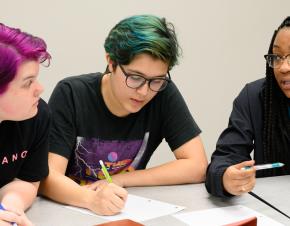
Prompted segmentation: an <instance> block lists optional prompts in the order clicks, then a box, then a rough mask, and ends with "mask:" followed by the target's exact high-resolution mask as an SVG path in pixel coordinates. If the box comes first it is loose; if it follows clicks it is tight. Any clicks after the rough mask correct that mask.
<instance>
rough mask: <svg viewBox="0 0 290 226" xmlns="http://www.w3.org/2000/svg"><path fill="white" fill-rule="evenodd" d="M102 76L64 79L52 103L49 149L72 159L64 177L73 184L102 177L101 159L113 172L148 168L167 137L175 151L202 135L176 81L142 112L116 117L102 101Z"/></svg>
mask: <svg viewBox="0 0 290 226" xmlns="http://www.w3.org/2000/svg"><path fill="white" fill-rule="evenodd" d="M102 77H103V76H102V74H100V73H93V74H87V75H81V76H75V77H70V78H66V79H64V80H62V81H60V82H59V83H58V85H57V86H56V88H55V89H54V91H53V93H52V96H51V98H50V100H49V107H50V109H51V111H52V129H51V135H50V151H51V152H54V153H57V154H59V155H62V156H64V157H66V158H67V159H69V163H68V168H67V172H66V174H67V175H68V176H70V177H71V178H73V179H74V180H75V181H77V182H79V183H87V182H89V181H95V180H97V179H103V174H102V172H101V167H100V165H99V160H103V161H104V163H105V165H106V166H107V168H108V170H109V172H110V174H116V173H122V172H126V171H132V170H135V169H144V168H145V167H146V164H147V163H148V161H149V159H150V157H151V155H152V153H153V152H154V150H155V149H156V148H157V146H158V145H159V144H160V143H161V141H162V139H163V138H165V139H166V141H167V142H168V143H169V146H170V147H171V149H172V150H173V151H174V150H175V149H177V148H178V147H180V146H181V145H183V144H184V143H185V142H187V141H189V140H190V139H192V138H194V137H195V136H197V135H198V134H199V133H200V129H199V128H198V126H197V125H196V123H195V122H194V120H193V118H192V116H191V114H190V112H189V110H188V108H187V106H186V104H185V102H184V100H183V98H182V96H181V94H180V93H179V91H178V89H177V88H176V86H175V85H174V84H173V82H171V83H169V85H168V87H167V88H166V89H165V90H164V91H162V92H160V93H158V94H157V95H156V96H155V97H154V98H153V99H152V100H151V101H150V102H149V103H148V104H147V105H146V106H144V107H143V108H142V109H141V110H140V111H139V112H137V113H133V114H129V115H128V116H126V117H117V116H115V115H113V114H112V113H111V112H110V111H109V110H108V108H107V107H106V105H105V103H104V100H103V97H102V94H101V80H102ZM192 151H194V150H192Z"/></svg>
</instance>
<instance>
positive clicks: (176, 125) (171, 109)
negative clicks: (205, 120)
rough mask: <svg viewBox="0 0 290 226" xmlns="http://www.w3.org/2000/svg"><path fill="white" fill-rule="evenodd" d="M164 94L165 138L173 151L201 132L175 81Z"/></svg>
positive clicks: (163, 127)
mask: <svg viewBox="0 0 290 226" xmlns="http://www.w3.org/2000/svg"><path fill="white" fill-rule="evenodd" d="M165 91H166V93H165V94H164V95H163V98H164V100H163V101H162V104H163V106H162V109H163V113H162V115H163V117H164V120H163V122H164V123H163V125H162V130H163V134H164V137H165V140H166V141H167V142H168V144H169V146H170V148H171V150H172V151H174V150H176V149H177V148H179V147H180V146H182V145H183V144H185V143H186V142H187V141H189V140H191V139H192V138H194V137H196V136H198V135H199V134H200V132H201V130H200V129H199V127H198V125H197V124H196V122H195V121H194V119H193V117H192V115H191V113H190V111H189V109H188V107H187V105H186V103H185V101H184V99H183V97H182V95H181V94H180V92H179V90H178V89H177V87H176V86H175V84H174V83H173V82H171V83H170V85H169V86H168V88H167V89H165Z"/></svg>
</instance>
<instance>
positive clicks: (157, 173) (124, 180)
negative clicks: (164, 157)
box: [113, 159, 206, 187]
mask: <svg viewBox="0 0 290 226" xmlns="http://www.w3.org/2000/svg"><path fill="white" fill-rule="evenodd" d="M205 171H206V164H204V166H203V165H199V164H196V163H194V162H193V161H192V160H191V159H179V160H174V161H172V162H168V163H165V164H162V165H160V166H157V167H153V168H149V169H145V170H136V171H133V172H128V173H124V174H117V175H114V176H113V181H114V178H115V179H116V181H121V184H122V185H123V186H124V187H132V186H154V185H172V184H187V183H200V182H203V181H204V179H205Z"/></svg>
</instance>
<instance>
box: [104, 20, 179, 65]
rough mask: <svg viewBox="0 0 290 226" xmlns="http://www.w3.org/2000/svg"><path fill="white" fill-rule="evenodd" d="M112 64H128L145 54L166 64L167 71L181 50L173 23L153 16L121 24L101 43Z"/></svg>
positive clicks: (121, 22)
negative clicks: (137, 56) (139, 55)
mask: <svg viewBox="0 0 290 226" xmlns="http://www.w3.org/2000/svg"><path fill="white" fill-rule="evenodd" d="M104 47H105V50H106V52H107V53H108V54H109V56H110V58H111V59H112V61H114V62H115V64H122V65H127V64H129V63H130V62H131V61H132V60H133V58H134V57H135V56H136V55H138V54H142V53H147V54H150V55H151V56H153V57H154V58H156V59H160V60H162V61H164V62H166V63H168V67H169V68H168V69H169V70H170V69H171V68H172V67H173V66H174V65H176V64H177V63H178V57H179V55H180V47H179V45H178V42H177V38H176V34H175V30H174V26H173V24H171V23H169V22H167V21H166V19H165V18H159V17H156V16H153V15H136V16H132V17H128V18H126V19H124V20H122V21H120V22H119V23H118V24H117V25H115V27H114V28H113V29H112V30H111V31H110V33H109V35H108V37H107V38H106V41H105V44H104Z"/></svg>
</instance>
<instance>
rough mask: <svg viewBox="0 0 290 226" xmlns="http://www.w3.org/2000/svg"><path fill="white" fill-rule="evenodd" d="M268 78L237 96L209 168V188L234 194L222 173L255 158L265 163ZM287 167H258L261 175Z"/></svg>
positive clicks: (243, 90)
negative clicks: (226, 184) (264, 102)
mask: <svg viewBox="0 0 290 226" xmlns="http://www.w3.org/2000/svg"><path fill="white" fill-rule="evenodd" d="M264 85H265V79H259V80H257V81H254V82H252V83H249V84H247V85H246V86H245V87H244V88H243V89H242V91H241V92H240V94H239V95H238V97H237V98H236V99H235V100H234V103H233V110H232V113H231V115H230V119H229V124H228V128H226V129H225V130H224V131H223V132H222V134H221V135H220V137H219V139H218V141H217V145H216V150H215V151H214V153H213V154H212V157H211V163H210V165H209V166H208V169H207V177H206V182H205V185H206V188H207V190H208V192H209V193H211V194H213V195H216V196H230V194H228V193H226V192H225V191H224V189H223V184H222V177H223V174H224V172H225V170H226V168H228V167H229V166H231V165H234V164H238V163H240V162H243V161H247V160H250V159H251V156H250V154H251V152H252V151H253V150H254V159H255V164H264V163H266V162H265V160H264V152H263V112H264V110H263V96H262V91H263V89H264ZM289 148H290V145H289ZM289 173H290V172H285V170H284V169H283V168H277V169H268V170H267V171H264V170H261V171H257V173H256V176H257V177H263V176H275V175H276V176H277V175H283V174H289Z"/></svg>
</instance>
